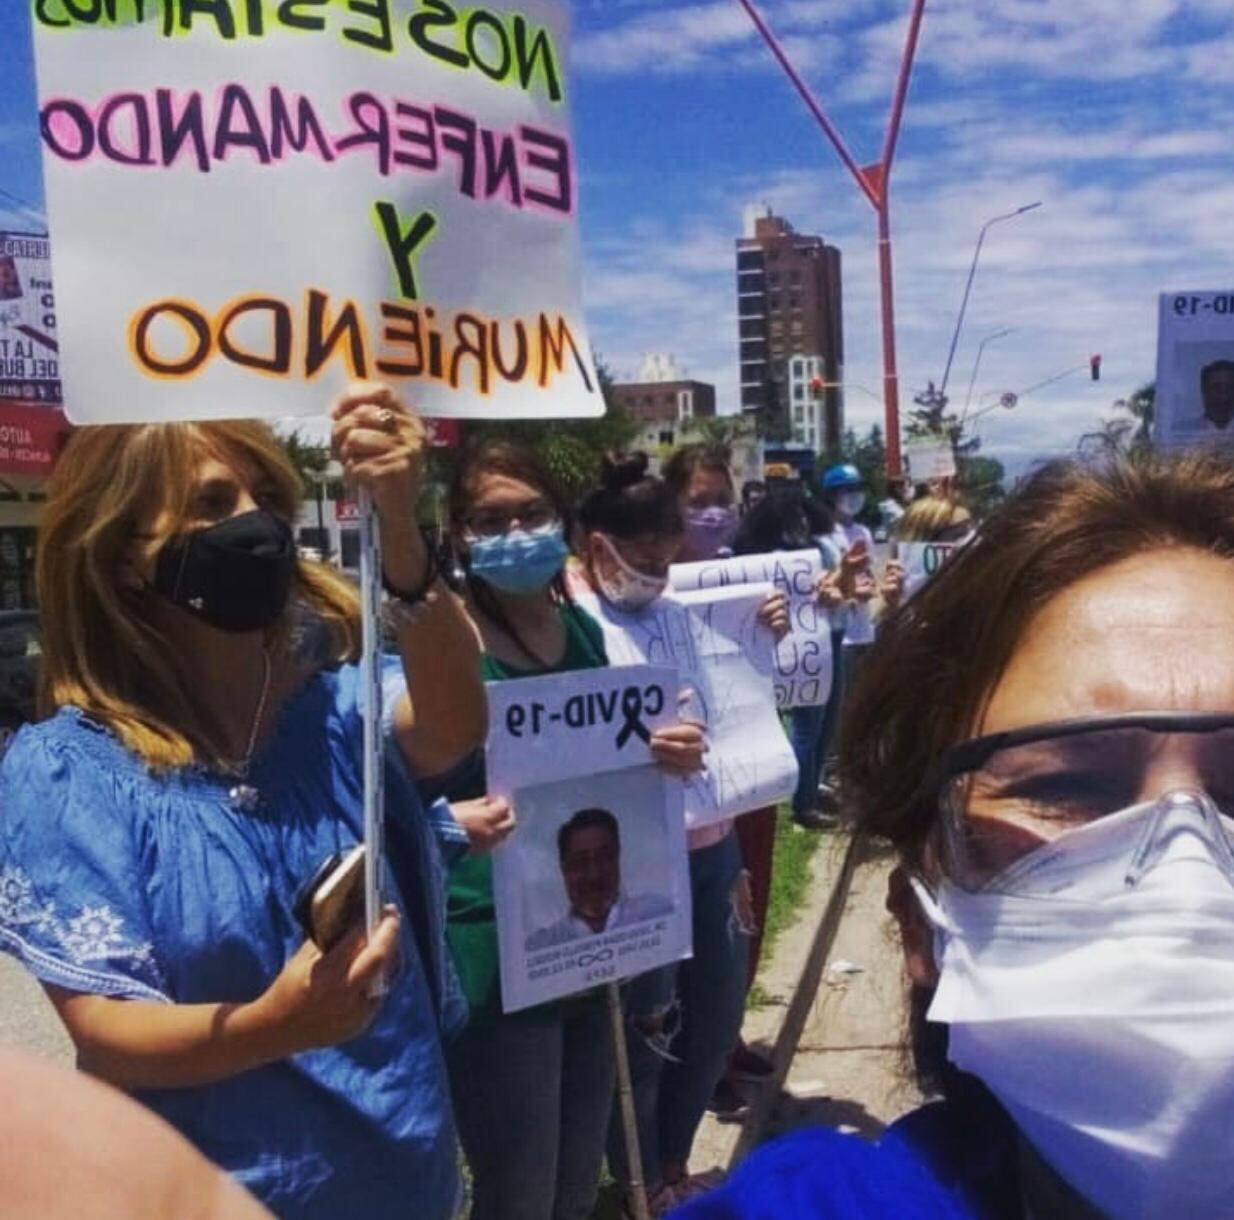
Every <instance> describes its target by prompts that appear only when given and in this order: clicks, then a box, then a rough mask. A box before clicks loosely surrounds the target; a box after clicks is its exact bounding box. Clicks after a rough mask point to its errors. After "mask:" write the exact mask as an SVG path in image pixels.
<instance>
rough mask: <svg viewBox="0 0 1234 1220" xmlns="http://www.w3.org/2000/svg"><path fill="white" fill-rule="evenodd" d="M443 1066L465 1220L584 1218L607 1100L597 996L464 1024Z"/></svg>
mask: <svg viewBox="0 0 1234 1220" xmlns="http://www.w3.org/2000/svg"><path fill="white" fill-rule="evenodd" d="M447 1060H448V1064H449V1068H450V1086H451V1090H452V1092H453V1095H454V1108H455V1117H456V1121H457V1123H458V1131H459V1138H460V1140H461V1142H462V1145H463V1151H464V1153H465V1154H466V1156H467V1163H468V1165H469V1166H470V1167H471V1175H472V1205H471V1213H470V1215H471V1220H587V1217H588V1216H590V1215H591V1210H592V1208H593V1206H594V1205H595V1201H596V1193H597V1190H598V1188H599V1184H600V1170H601V1168H602V1166H603V1162H604V1137H605V1133H606V1132H607V1130H608V1120H609V1114H610V1112H611V1110H612V1103H613V1080H614V1054H613V1035H612V1030H611V1028H610V1023H609V1014H608V1005H607V1001H606V1000H605V998H604V996H603V995H600V996H596V997H589V998H588V999H586V1000H584V1001H577V1000H576V1001H572V1002H569V1004H568V1006H566V1007H564V1008H563V1006H562V1005H560V1004H551V1005H546V1006H545V1008H544V1009H535V1010H532V1011H531V1012H527V1013H520V1014H517V1015H515V1016H512V1017H502V1018H500V1019H499V1020H496V1021H493V1022H490V1023H487V1024H480V1025H471V1026H468V1027H467V1029H465V1030H464V1031H463V1033H462V1034H461V1035H460V1036H459V1038H458V1039H457V1040H456V1041H455V1042H454V1043H452V1044H451V1045H450V1046H449V1047H448V1048H447ZM408 1206H409V1207H410V1208H411V1212H414V1210H415V1208H414V1206H413V1204H412V1202H411V1201H409V1203H408ZM409 1214H411V1213H410V1212H409Z"/></svg>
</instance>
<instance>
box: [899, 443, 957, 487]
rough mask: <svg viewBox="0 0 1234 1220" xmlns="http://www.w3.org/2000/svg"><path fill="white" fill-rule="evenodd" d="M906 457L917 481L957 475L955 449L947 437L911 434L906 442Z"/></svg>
mask: <svg viewBox="0 0 1234 1220" xmlns="http://www.w3.org/2000/svg"><path fill="white" fill-rule="evenodd" d="M904 458H905V461H906V462H907V463H908V472H909V475H910V476H911V477H912V479H913V480H914V481H915V482H917V483H929V482H931V481H933V480H935V479H954V478H955V477H956V467H955V450H954V449H953V448H952V447H951V442H950V441H949V440H948V439H947V438H946V437H934V436H921V437H912V436H910V437H909V438H908V439H907V440H906V441H905V442H904Z"/></svg>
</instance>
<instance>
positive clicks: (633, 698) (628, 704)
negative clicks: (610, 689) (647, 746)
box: [617, 686, 651, 750]
mask: <svg viewBox="0 0 1234 1220" xmlns="http://www.w3.org/2000/svg"><path fill="white" fill-rule="evenodd" d="M621 714H622V715H623V716H624V717H625V723H624V724H623V725H622V726H621V732H620V733H618V734H617V748H618V749H619V750H620V749H621V748H622V747H623V746H624V745H625V744H626V742H627V741H629V740H630V734H631V733H636V734H637V735H638V736H639V737H641V738H642V739H643V740H644V741H646V742H650V741H651V731H650V730H649V729H648V728H647V726H646V725H645V724H644V723H643V722H642V719H641V717H642V714H643V696H642V692H641V691H640V690H639V689H638V687H637V686H627V687H626V689H625V690H624V691H623V692H622V695H621Z"/></svg>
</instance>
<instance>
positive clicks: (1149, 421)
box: [1114, 381, 1157, 449]
mask: <svg viewBox="0 0 1234 1220" xmlns="http://www.w3.org/2000/svg"><path fill="white" fill-rule="evenodd" d="M1156 405H1157V385H1156V383H1155V382H1152V381H1150V382H1148V383H1147V384H1146V385H1142V386H1140V388H1139V389H1138V390H1136V391H1135V392H1134V393H1133V394H1131V395H1130V396H1129V397H1127V398H1119V399H1117V400H1116V401H1115V403H1114V409H1115V410H1116V411H1122V412H1124V413H1125V414H1127V415H1129V416H1130V417H1131V421H1132V422H1133V424H1134V428H1135V430H1134V432H1133V433H1132V435H1131V437H1130V444H1131V447H1132V448H1133V449H1140V448H1144V447H1146V446H1148V445H1151V444H1152V440H1153V423H1154V421H1155V418H1156Z"/></svg>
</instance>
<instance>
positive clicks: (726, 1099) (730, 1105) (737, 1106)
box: [707, 1080, 750, 1123]
mask: <svg viewBox="0 0 1234 1220" xmlns="http://www.w3.org/2000/svg"><path fill="white" fill-rule="evenodd" d="M707 1109H708V1110H710V1111H711V1112H712V1114H714V1115H715V1116H716V1118H717V1119H718V1120H719V1121H720V1122H722V1123H739V1122H741V1120H742V1119H743V1118H745V1116H746V1114H747V1113H748V1112H749V1109H750V1103H749V1102H748V1101H746V1099H745V1098H744V1097H742V1095H741V1094H740V1093H738V1092H737V1090H736V1089H735V1088H734V1087H733V1085H732V1084H731V1083H730V1082H729V1081H728V1080H721V1081H720V1083H719V1084H718V1085H716V1087H715V1091H714V1092H713V1093H712V1095H711V1101H709V1102H708V1103H707Z"/></svg>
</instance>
